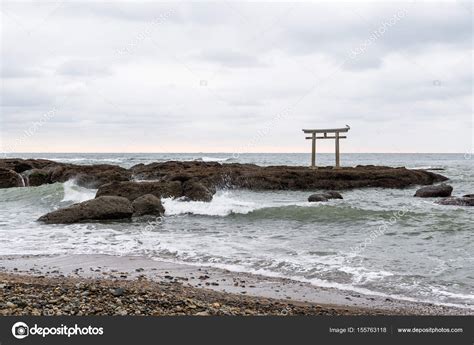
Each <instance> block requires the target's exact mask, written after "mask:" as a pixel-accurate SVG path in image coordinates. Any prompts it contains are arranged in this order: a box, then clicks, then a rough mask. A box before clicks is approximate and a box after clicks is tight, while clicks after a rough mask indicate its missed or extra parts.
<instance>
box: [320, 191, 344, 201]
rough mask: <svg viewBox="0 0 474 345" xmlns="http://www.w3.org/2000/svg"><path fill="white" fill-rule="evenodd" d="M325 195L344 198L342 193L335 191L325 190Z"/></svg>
mask: <svg viewBox="0 0 474 345" xmlns="http://www.w3.org/2000/svg"><path fill="white" fill-rule="evenodd" d="M323 195H324V196H325V197H326V198H327V199H344V198H343V197H342V195H341V194H340V193H338V192H334V191H328V192H324V193H323Z"/></svg>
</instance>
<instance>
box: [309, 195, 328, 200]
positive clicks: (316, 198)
mask: <svg viewBox="0 0 474 345" xmlns="http://www.w3.org/2000/svg"><path fill="white" fill-rule="evenodd" d="M308 201H309V202H320V201H328V198H327V197H326V195H324V194H311V195H310V196H309V198H308Z"/></svg>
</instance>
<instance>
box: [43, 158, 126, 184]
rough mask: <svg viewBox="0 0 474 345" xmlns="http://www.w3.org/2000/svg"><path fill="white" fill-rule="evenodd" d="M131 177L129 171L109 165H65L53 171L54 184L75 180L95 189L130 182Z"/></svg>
mask: <svg viewBox="0 0 474 345" xmlns="http://www.w3.org/2000/svg"><path fill="white" fill-rule="evenodd" d="M130 177H131V173H130V172H129V171H127V169H124V168H122V167H119V166H115V165H109V164H98V165H73V164H63V165H57V166H56V167H54V168H52V169H51V182H53V183H54V182H66V181H68V180H71V179H73V180H75V182H76V183H77V185H79V186H82V187H86V188H94V189H95V188H99V186H101V185H103V184H106V183H111V182H116V181H128V180H129V179H130Z"/></svg>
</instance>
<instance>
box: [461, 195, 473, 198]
mask: <svg viewBox="0 0 474 345" xmlns="http://www.w3.org/2000/svg"><path fill="white" fill-rule="evenodd" d="M463 198H474V194H466V195H463Z"/></svg>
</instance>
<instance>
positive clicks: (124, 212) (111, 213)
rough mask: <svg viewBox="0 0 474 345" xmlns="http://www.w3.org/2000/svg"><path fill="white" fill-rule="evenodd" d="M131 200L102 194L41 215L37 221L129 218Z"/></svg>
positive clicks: (73, 221)
mask: <svg viewBox="0 0 474 345" xmlns="http://www.w3.org/2000/svg"><path fill="white" fill-rule="evenodd" d="M132 214H133V208H132V204H131V202H130V201H129V200H128V199H126V198H122V197H116V196H103V197H100V198H96V199H92V200H88V201H84V202H81V203H79V204H74V205H71V206H69V207H66V208H62V209H59V210H56V211H53V212H50V213H48V214H46V215H44V216H41V217H40V218H39V219H38V221H41V222H45V223H47V224H69V223H76V222H81V221H100V220H113V219H126V218H131V217H132Z"/></svg>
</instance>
